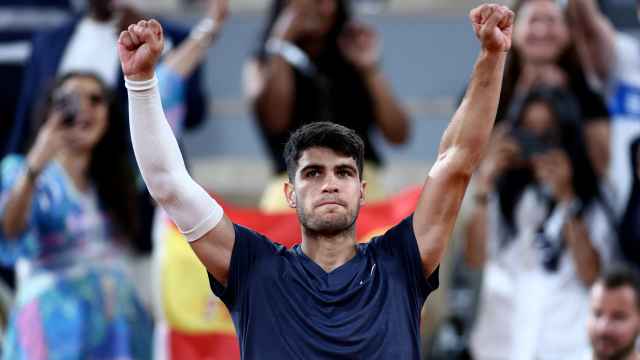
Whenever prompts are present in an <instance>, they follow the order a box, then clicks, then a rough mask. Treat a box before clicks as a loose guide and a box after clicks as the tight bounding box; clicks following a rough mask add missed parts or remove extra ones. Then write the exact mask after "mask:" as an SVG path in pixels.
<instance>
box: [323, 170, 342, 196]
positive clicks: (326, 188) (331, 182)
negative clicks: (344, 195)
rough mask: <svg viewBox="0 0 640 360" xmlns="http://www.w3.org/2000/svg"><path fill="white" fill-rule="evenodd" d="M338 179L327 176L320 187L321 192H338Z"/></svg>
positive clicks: (331, 175) (330, 175)
mask: <svg viewBox="0 0 640 360" xmlns="http://www.w3.org/2000/svg"><path fill="white" fill-rule="evenodd" d="M338 190H339V187H338V179H337V178H336V176H335V175H333V174H329V175H327V177H326V178H325V181H324V184H323V186H322V191H323V192H338Z"/></svg>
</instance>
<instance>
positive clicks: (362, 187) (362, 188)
mask: <svg viewBox="0 0 640 360" xmlns="http://www.w3.org/2000/svg"><path fill="white" fill-rule="evenodd" d="M366 190H367V182H366V181H364V180H362V181H361V182H360V201H362V202H364V197H365V193H366Z"/></svg>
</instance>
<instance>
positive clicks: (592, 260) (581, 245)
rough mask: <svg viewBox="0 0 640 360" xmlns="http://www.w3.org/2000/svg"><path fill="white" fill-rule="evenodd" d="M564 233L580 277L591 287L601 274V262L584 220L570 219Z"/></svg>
mask: <svg viewBox="0 0 640 360" xmlns="http://www.w3.org/2000/svg"><path fill="white" fill-rule="evenodd" d="M563 233H564V239H565V240H566V242H567V244H568V247H569V251H570V253H571V255H572V258H573V264H574V266H575V267H576V272H577V273H578V277H579V278H580V280H582V282H583V283H584V284H585V285H586V286H591V284H593V282H594V281H596V279H597V278H598V275H599V274H600V270H601V262H600V256H599V255H598V251H597V250H596V248H595V246H593V242H592V241H591V238H590V236H589V231H588V229H587V226H586V224H585V222H584V220H583V219H581V218H576V217H572V218H570V219H568V220H567V223H566V224H565V226H564V232H563Z"/></svg>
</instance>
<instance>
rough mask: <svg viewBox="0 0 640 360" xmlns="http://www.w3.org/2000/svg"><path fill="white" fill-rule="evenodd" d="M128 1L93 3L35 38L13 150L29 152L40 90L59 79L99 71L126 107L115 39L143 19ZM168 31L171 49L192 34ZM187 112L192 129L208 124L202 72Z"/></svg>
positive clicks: (192, 85)
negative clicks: (26, 147)
mask: <svg viewBox="0 0 640 360" xmlns="http://www.w3.org/2000/svg"><path fill="white" fill-rule="evenodd" d="M128 1H131V0H122V1H118V0H88V12H87V13H85V14H82V15H79V16H77V17H74V18H73V19H72V20H70V21H69V22H67V23H66V24H64V25H62V26H60V27H58V28H56V29H53V30H50V31H45V32H42V33H40V34H38V35H37V36H36V37H35V38H34V40H33V43H32V49H33V51H32V54H31V57H30V60H29V63H28V65H27V67H26V69H25V74H24V81H23V85H22V92H21V95H20V101H19V103H18V109H17V115H16V120H15V125H14V129H13V131H12V134H11V139H10V142H9V151H10V152H24V151H25V145H26V139H27V136H26V135H27V134H28V133H29V132H30V129H28V124H29V123H30V117H31V109H32V108H33V105H34V103H35V99H37V98H39V96H40V95H41V94H40V91H41V89H42V88H46V86H47V85H48V83H49V82H51V81H52V80H53V79H54V78H55V77H56V75H61V74H64V73H66V72H69V71H89V72H95V73H97V74H98V75H99V76H100V77H101V78H102V79H104V81H105V82H106V83H107V85H108V86H109V87H110V88H112V89H114V91H115V93H116V94H117V96H118V98H119V99H120V101H121V104H122V105H123V107H126V90H125V88H124V81H122V74H121V71H120V66H119V64H118V55H117V51H116V40H117V37H118V35H119V32H120V31H121V30H123V29H125V28H126V27H127V26H128V25H129V24H132V23H134V22H136V21H137V20H139V19H140V18H141V17H142V15H141V14H139V13H138V11H137V10H136V9H135V8H133V7H131V6H130V5H129V4H128ZM163 27H164V29H165V34H166V38H167V39H168V42H169V44H168V46H167V49H169V48H171V44H174V43H178V42H180V41H182V40H183V39H184V38H185V36H186V35H187V33H186V31H185V30H183V29H182V28H180V27H176V26H175V25H171V24H167V23H165V24H164V26H163ZM186 109H187V115H186V116H187V118H186V122H185V125H186V127H187V128H190V127H193V126H196V125H197V124H199V123H200V122H201V121H202V120H203V116H204V110H205V108H204V98H203V95H202V92H201V87H200V77H199V71H196V72H195V73H194V75H193V76H192V77H191V78H190V80H189V85H188V86H187V108H186ZM123 110H124V108H123Z"/></svg>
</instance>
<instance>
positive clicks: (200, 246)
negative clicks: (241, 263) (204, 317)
mask: <svg viewBox="0 0 640 360" xmlns="http://www.w3.org/2000/svg"><path fill="white" fill-rule="evenodd" d="M235 241H236V239H235V229H234V227H233V223H232V222H231V220H229V218H228V217H227V216H226V215H224V216H223V217H222V220H220V222H219V223H218V224H217V225H216V226H215V227H214V228H212V229H211V230H209V231H208V232H207V233H206V234H204V235H203V236H202V237H201V238H200V239H198V240H195V241H193V242H191V248H192V249H193V251H194V252H195V253H196V255H197V256H198V259H200V261H201V262H202V264H203V265H204V266H205V268H206V269H207V271H208V272H209V273H210V274H211V275H213V277H214V278H215V279H216V280H217V281H218V282H220V283H221V284H225V285H226V284H227V280H228V277H229V266H230V264H231V255H232V254H233V246H234V244H235Z"/></svg>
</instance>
